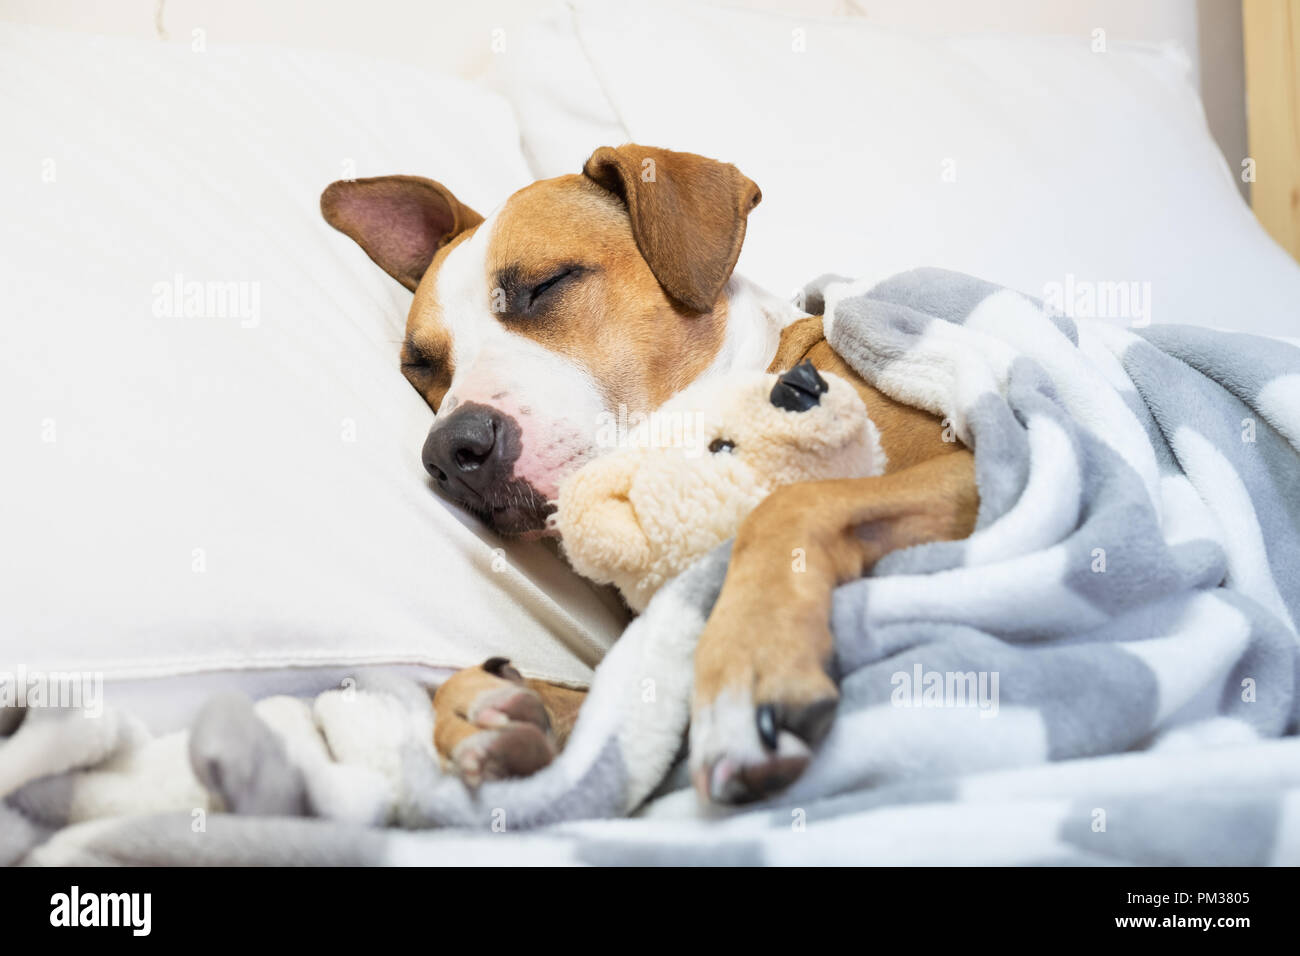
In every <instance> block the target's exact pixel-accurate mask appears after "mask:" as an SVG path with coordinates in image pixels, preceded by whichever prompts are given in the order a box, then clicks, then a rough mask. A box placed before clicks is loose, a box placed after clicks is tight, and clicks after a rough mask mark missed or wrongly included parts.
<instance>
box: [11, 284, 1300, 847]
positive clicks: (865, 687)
mask: <svg viewBox="0 0 1300 956" xmlns="http://www.w3.org/2000/svg"><path fill="white" fill-rule="evenodd" d="M807 296H808V298H807V305H808V308H809V310H810V311H814V312H816V311H824V314H825V316H826V320H825V321H826V328H827V336H828V338H829V340H830V342H831V344H832V345H833V346H834V347H835V348H836V350H837V351H838V352H839V353H840V354H841V355H843V356H844V357H845V358H846V359H847V360H848V361H849V362H850V363H851V364H852V365H853V366H854V367H855V368H856V369H857V370H858V372H859V373H860V374H862V375H863V376H864V378H866V379H867V380H868V381H869V382H871V383H872V384H873V385H875V386H877V387H878V388H880V389H882V390H883V391H885V392H886V393H888V394H890V395H892V396H894V397H895V398H898V399H900V400H902V401H904V402H907V403H909V404H912V405H915V406H918V407H921V408H924V409H927V410H929V411H931V412H933V413H935V414H936V415H939V416H941V417H942V418H943V419H944V426H945V427H946V428H948V429H949V430H950V435H951V437H953V438H955V439H959V440H961V441H962V442H964V443H966V444H967V445H968V446H970V447H971V448H973V449H974V451H975V456H976V468H977V477H978V481H979V488H980V495H981V506H980V513H979V518H978V524H977V529H976V531H975V533H974V534H973V535H972V536H971V537H970V538H969V539H968V540H965V541H961V542H947V543H939V544H930V545H924V546H921V547H917V548H912V549H909V550H906V551H901V552H897V553H895V554H892V555H890V556H888V557H887V558H886V559H885V560H883V561H882V562H881V563H880V564H879V565H878V567H877V568H876V569H875V570H874V572H873V573H872V574H871V576H869V577H867V578H864V579H862V580H860V581H856V582H853V583H851V584H847V585H844V586H843V587H841V588H840V589H839V590H838V591H837V593H836V596H835V601H834V608H833V629H834V632H835V638H836V652H837V657H838V670H839V673H840V674H841V675H842V681H841V689H842V699H841V702H840V707H839V712H838V715H837V720H836V723H835V725H834V728H833V730H832V731H831V734H830V736H829V737H828V738H827V740H826V741H825V742H824V744H823V745H822V747H821V749H820V751H819V752H818V754H817V756H816V758H815V760H814V761H813V763H812V764H811V765H810V767H809V769H808V771H807V772H806V773H805V775H804V776H803V777H802V778H801V779H800V780H799V781H798V782H797V783H796V784H795V785H794V786H793V787H792V788H791V789H790V790H788V791H787V792H786V793H784V794H782V795H780V796H779V797H777V798H775V799H773V800H770V801H768V802H767V803H764V804H761V805H751V806H749V807H746V808H742V809H739V810H722V809H718V808H708V807H703V806H701V805H700V803H699V802H698V801H697V800H696V798H695V796H694V794H693V792H691V791H690V790H689V789H688V788H687V787H686V786H685V781H684V779H683V774H682V772H681V763H682V762H681V757H682V753H683V741H684V739H685V732H686V729H687V723H688V719H689V699H690V681H691V659H692V653H693V647H694V641H695V638H696V636H697V635H698V633H699V631H700V629H701V627H702V626H703V622H704V620H705V619H706V617H707V615H708V613H709V610H710V608H711V606H712V604H713V601H714V599H715V598H716V596H717V593H718V590H719V588H720V586H721V581H722V577H723V574H724V572H725V569H726V563H727V548H726V547H725V546H724V547H722V548H720V549H719V550H718V551H716V552H714V553H713V554H711V555H709V556H708V557H707V558H705V559H703V560H702V561H701V562H700V563H698V564H697V565H695V566H694V567H692V568H691V569H690V570H688V571H687V572H686V573H685V574H683V575H681V576H680V577H678V578H677V579H676V580H675V581H673V582H672V583H670V584H669V585H668V586H667V587H666V588H664V589H663V590H662V591H661V592H660V593H659V595H657V596H656V598H655V599H654V601H653V602H652V603H651V605H650V607H649V608H648V610H647V611H646V613H645V614H644V615H642V616H641V617H640V618H638V619H637V620H636V621H634V622H633V623H632V625H631V626H630V627H629V628H628V631H627V633H626V634H625V635H624V636H623V638H622V639H621V640H620V641H619V643H618V644H617V645H616V646H615V648H614V649H613V651H611V652H610V654H609V655H608V656H607V658H606V659H605V661H604V662H603V663H602V664H601V666H600V668H599V670H598V672H597V674H596V679H595V683H594V685H593V687H592V689H591V694H590V697H589V699H588V701H587V703H586V705H585V706H584V708H583V711H582V715H581V718H580V720H579V722H578V725H577V727H576V728H575V730H574V733H573V735H572V738H571V739H570V742H569V745H568V747H567V749H566V750H565V751H564V752H563V754H561V756H560V757H559V758H558V759H557V760H556V762H555V763H554V764H552V765H551V766H550V767H548V768H547V769H546V770H544V771H543V772H541V773H539V774H538V775H536V776H535V777H532V778H530V779H527V780H521V781H512V782H504V783H490V784H486V785H484V786H483V787H482V788H480V790H479V791H478V792H477V793H472V792H470V791H469V790H467V789H466V788H465V787H464V785H463V784H462V783H461V782H460V781H459V780H456V779H454V778H450V777H446V776H443V775H442V774H440V772H439V770H438V768H437V764H436V761H435V759H434V755H433V753H432V750H431V738H432V734H431V727H432V719H433V718H432V713H431V710H430V707H429V703H428V697H427V694H426V693H425V692H424V691H423V690H422V689H421V688H419V687H416V686H415V685H414V684H412V683H410V682H409V681H406V680H403V679H399V678H395V677H394V678H373V679H370V680H368V681H362V682H360V683H358V684H356V685H355V686H352V685H349V686H348V687H346V688H341V689H339V690H335V691H330V692H328V693H326V694H323V695H321V696H320V697H318V698H316V699H315V700H297V699H291V698H270V699H267V700H263V701H260V702H258V703H257V704H256V705H254V704H251V703H250V702H248V701H246V700H242V699H238V698H219V699H216V700H213V701H212V702H210V703H209V704H208V706H207V707H206V709H205V710H204V712H203V714H202V715H201V716H200V718H199V720H198V721H197V723H196V725H195V726H194V727H193V728H192V729H191V731H190V732H189V733H188V734H184V735H173V736H170V737H162V738H151V737H150V736H149V735H148V734H147V733H146V732H145V731H144V730H143V729H142V728H141V727H140V726H139V725H138V723H136V722H135V721H133V720H132V719H131V718H130V717H129V716H127V715H121V714H114V713H111V712H110V713H108V714H106V715H105V717H104V718H102V719H100V720H85V719H83V718H82V717H81V716H80V714H78V713H75V712H68V711H59V710H36V709H31V710H28V711H27V712H26V714H25V715H23V714H17V715H14V714H10V715H8V720H7V723H8V725H9V726H5V723H6V720H5V717H6V715H5V714H3V713H0V794H4V795H5V799H4V802H3V803H2V804H0V860H3V861H6V862H28V863H58V864H64V863H99V862H111V863H244V864H246V863H270V864H282V863H427V864H441V863H458V864H460V863H489V864H493V863H511V864H518V863H559V862H577V863H668V864H683V863H705V864H724V863H881V864H898V863H917V864H943V863H1097V862H1105V863H1143V864H1185V863H1202V864H1263V863H1289V864H1297V863H1300V738H1297V737H1296V736H1294V735H1295V734H1296V732H1297V723H1298V716H1300V705H1298V701H1300V697H1298V696H1297V677H1298V676H1300V652H1298V651H1300V648H1298V644H1297V641H1298V637H1297V631H1296V623H1295V622H1296V620H1297V617H1298V616H1300V451H1298V449H1300V349H1296V348H1293V347H1291V346H1288V345H1285V344H1282V343H1279V342H1275V341H1269V340H1264V339H1259V338H1254V337H1251V336H1244V335H1234V334H1227V333H1218V332H1212V331H1207V330H1204V329H1197V328H1187V327H1178V326H1164V327H1152V328H1145V329H1139V330H1131V329H1124V328H1121V327H1118V326H1117V325H1115V324H1111V323H1106V322H1102V321H1097V320H1079V321H1077V322H1076V321H1073V320H1071V319H1069V318H1068V317H1065V316H1062V315H1053V314H1049V313H1047V312H1046V311H1044V309H1043V308H1042V307H1041V305H1040V304H1039V303H1037V302H1035V301H1033V300H1031V299H1029V298H1026V297H1025V296H1023V295H1020V294H1019V293H1016V292H1012V291H1010V290H1006V289H1001V288H998V287H996V286H993V285H990V284H988V283H986V282H983V281H980V280H977V279H972V278H970V277H967V276H962V275H957V274H954V273H948V272H942V271H937V270H918V271H915V272H910V273H906V274H903V275H899V276H896V277H894V278H892V279H890V280H887V281H885V282H883V283H880V284H878V285H875V286H874V287H871V288H867V287H865V286H858V285H855V284H853V283H851V282H846V281H838V280H834V279H832V278H829V277H828V278H824V279H822V280H818V281H817V282H815V283H813V284H812V285H811V286H810V287H809V289H808V290H807Z"/></svg>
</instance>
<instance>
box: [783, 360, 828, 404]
mask: <svg viewBox="0 0 1300 956" xmlns="http://www.w3.org/2000/svg"><path fill="white" fill-rule="evenodd" d="M828 388H830V386H829V385H827V384H826V379H824V378H822V377H821V376H820V375H818V374H817V369H816V368H814V367H813V363H812V362H810V361H808V360H807V359H804V360H803V361H802V362H800V363H799V364H798V365H796V366H795V367H794V368H792V369H789V370H787V371H785V372H782V373H781V374H780V375H778V376H777V379H776V384H775V385H773V386H772V395H771V399H772V404H773V405H775V406H776V407H777V408H784V409H785V410H786V411H788V412H806V411H808V409H810V408H812V407H813V406H814V405H817V404H820V403H821V400H822V393H823V392H825V391H826V390H827V389H828Z"/></svg>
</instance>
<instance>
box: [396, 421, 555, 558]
mask: <svg viewBox="0 0 1300 956" xmlns="http://www.w3.org/2000/svg"><path fill="white" fill-rule="evenodd" d="M521 447H522V443H521V433H520V428H519V424H518V422H516V421H515V420H514V419H513V418H511V417H510V416H509V415H505V414H503V413H501V412H499V411H497V410H496V409H494V408H490V407H488V406H487V405H480V404H478V403H476V402H466V403H464V404H462V405H460V406H458V407H457V408H456V410H455V411H454V412H452V413H451V414H449V415H447V416H446V417H439V419H438V420H437V421H436V422H434V424H433V427H432V428H430V429H429V437H428V438H426V439H425V441H424V451H423V454H422V456H421V457H422V458H423V460H424V467H425V470H426V471H428V472H429V474H430V475H432V476H433V479H434V481H435V482H437V485H438V490H439V491H441V492H442V493H443V494H445V495H446V496H447V497H449V498H451V499H452V500H453V501H456V502H458V503H460V504H462V505H464V506H465V507H466V508H468V509H469V510H471V511H473V512H474V513H475V514H477V515H479V516H480V517H481V518H482V519H483V520H484V521H486V522H487V523H488V524H489V525H491V527H492V528H493V530H495V531H498V532H501V533H502V534H524V533H526V532H530V531H540V530H542V529H543V528H544V527H545V525H546V514H547V511H548V507H547V504H546V500H545V499H544V498H543V497H542V496H541V495H540V494H539V493H538V492H537V491H536V490H535V489H534V488H533V487H532V486H531V485H529V484H528V483H527V482H524V481H521V480H519V479H517V478H516V477H515V475H514V465H515V462H516V461H517V460H518V459H519V452H520V449H521Z"/></svg>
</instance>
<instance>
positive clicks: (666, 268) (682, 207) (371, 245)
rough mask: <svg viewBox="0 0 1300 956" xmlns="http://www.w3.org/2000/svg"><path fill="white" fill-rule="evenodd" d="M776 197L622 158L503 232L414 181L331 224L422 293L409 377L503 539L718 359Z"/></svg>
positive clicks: (592, 167) (367, 200)
mask: <svg viewBox="0 0 1300 956" xmlns="http://www.w3.org/2000/svg"><path fill="white" fill-rule="evenodd" d="M760 198H761V196H760V193H759V190H758V187H757V186H756V185H754V183H753V182H751V181H750V180H749V179H747V178H745V176H743V175H741V173H740V172H739V171H738V170H737V169H736V168H735V167H734V166H730V165H727V164H724V163H719V162H715V161H714V160H710V159H705V158H704V157H701V156H695V155H693V154H689V153H678V152H671V151H669V150H663V149H654V148H650V147H642V146H621V147H618V148H616V149H614V148H602V149H598V150H596V152H595V153H593V154H592V155H591V158H590V159H588V160H587V162H586V165H585V166H584V168H583V171H582V174H581V175H572V176H561V177H559V178H557V179H549V180H543V181H541V182H537V183H533V184H532V185H530V186H528V187H526V188H524V189H522V190H520V191H519V192H517V193H515V194H514V195H513V196H511V197H510V198H509V199H508V200H507V201H506V202H505V203H504V204H503V205H502V206H500V207H499V208H498V209H497V210H496V211H495V212H493V213H491V214H490V215H489V216H488V218H487V219H484V218H483V217H482V216H480V215H479V214H478V213H477V212H475V211H474V210H473V209H470V208H469V207H468V206H466V205H464V204H463V203H461V202H459V201H458V200H457V199H456V197H455V196H454V195H452V193H451V192H450V190H448V189H447V188H446V187H445V186H443V185H441V184H440V183H436V182H434V181H432V180H429V179H422V178H419V177H414V176H385V177H380V178H377V179H361V180H354V181H343V182H337V183H334V184H333V185H331V186H330V187H329V188H328V189H326V190H325V192H324V194H323V195H322V196H321V211H322V213H323V214H324V216H325V219H326V220H327V221H328V222H329V223H330V224H331V225H333V226H334V227H335V228H337V229H339V230H340V231H342V232H344V233H346V234H347V235H348V236H350V237H352V238H353V239H354V240H356V242H357V243H358V244H359V245H360V246H361V247H362V248H363V249H364V250H365V251H366V253H367V254H368V255H369V256H370V257H371V258H372V259H373V260H374V261H375V262H376V263H378V264H379V266H380V267H382V268H383V269H384V270H385V271H386V272H388V273H389V274H390V275H391V276H393V278H395V279H397V281H399V282H400V283H402V285H404V286H406V287H407V288H408V289H411V290H413V291H414V292H415V300H414V302H413V303H412V305H411V311H410V315H409V317H408V319H407V324H406V337H405V341H404V343H403V345H402V351H401V362H402V371H403V373H404V374H405V375H406V377H407V379H408V380H409V381H410V383H411V384H412V385H413V386H414V387H415V389H416V390H417V391H418V392H419V393H420V394H421V395H423V396H424V398H425V400H426V401H427V402H428V403H429V405H430V406H431V407H432V408H433V409H434V411H436V412H437V413H438V414H437V418H436V421H435V423H434V425H433V427H432V429H430V431H429V436H428V439H427V440H426V442H425V445H424V463H425V466H426V467H427V468H428V470H429V473H430V474H431V475H432V476H433V478H434V480H435V481H436V483H437V485H438V487H439V488H440V489H441V490H442V491H443V492H444V493H445V494H447V495H448V496H449V497H451V498H453V499H454V500H456V501H458V502H460V503H462V504H463V505H465V506H466V507H467V508H469V509H471V510H472V511H474V512H476V513H477V514H479V515H480V516H481V517H482V518H483V519H484V520H485V521H487V522H488V523H489V524H490V525H491V526H492V527H494V528H495V529H496V530H498V531H500V532H502V533H505V534H527V533H531V532H540V531H542V530H543V528H544V526H545V518H546V514H547V512H548V511H549V509H550V505H549V503H548V502H550V501H551V500H552V499H553V498H554V497H555V495H556V493H557V489H558V487H559V483H560V480H561V479H562V478H564V477H565V476H566V475H568V474H569V473H570V472H572V471H573V470H575V469H576V468H578V467H579V466H580V465H582V464H583V463H584V462H585V461H587V460H589V459H590V458H592V457H594V456H595V455H596V454H598V453H599V451H600V450H601V449H599V448H598V442H597V434H598V431H599V428H600V425H601V422H602V420H603V419H604V418H605V417H607V416H608V415H611V414H614V415H617V414H619V413H620V412H621V411H624V410H625V413H626V414H628V415H635V414H637V413H645V412H648V411H650V410H652V409H654V408H656V407H658V406H659V405H660V404H661V403H662V402H663V401H664V400H666V399H667V398H669V397H670V396H671V395H673V394H675V393H676V392H678V391H680V390H681V389H683V388H684V387H686V386H687V385H689V384H690V383H691V382H692V381H694V380H695V379H696V378H698V377H699V376H700V375H701V374H702V373H703V372H704V371H705V370H706V369H708V368H709V367H710V365H711V364H712V363H714V361H715V360H716V359H717V358H718V357H719V353H720V352H721V351H722V350H723V345H724V341H725V339H726V325H727V297H726V296H725V294H724V287H725V286H726V284H727V282H728V279H729V278H730V277H731V272H732V269H733V268H734V266H735V264H736V258H737V256H739V254H740V247H741V243H742V241H743V240H744V235H745V223H746V217H747V216H748V214H749V211H750V210H751V209H753V208H754V206H756V205H757V204H758V202H759V199H760Z"/></svg>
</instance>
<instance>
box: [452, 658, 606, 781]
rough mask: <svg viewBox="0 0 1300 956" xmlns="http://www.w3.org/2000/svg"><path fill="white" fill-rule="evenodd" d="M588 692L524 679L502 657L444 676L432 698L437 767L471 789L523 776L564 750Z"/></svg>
mask: <svg viewBox="0 0 1300 956" xmlns="http://www.w3.org/2000/svg"><path fill="white" fill-rule="evenodd" d="M585 697H586V691H581V690H573V689H572V688H568V687H561V686H559V685H557V684H548V683H546V682H545V681H539V680H525V679H524V678H523V676H522V675H520V673H519V672H518V671H517V670H515V668H514V667H512V666H511V664H510V662H509V661H507V660H506V659H505V658H503V657H493V658H491V659H489V660H487V661H485V662H484V663H483V664H480V665H479V666H478V667H468V668H466V669H464V670H461V671H457V672H456V673H455V674H453V675H452V676H451V677H449V678H447V680H446V681H444V682H443V683H442V684H441V685H440V686H439V687H438V690H437V691H436V692H435V693H434V695H433V710H434V725H433V742H434V747H435V749H436V750H437V751H438V756H439V757H440V758H441V760H442V764H443V767H444V768H446V769H448V770H450V771H452V772H454V773H456V774H458V775H459V776H460V777H461V778H462V779H464V780H465V782H466V783H468V784H470V785H471V786H477V785H478V784H480V783H482V782H483V781H484V780H502V779H505V778H507V777H527V776H529V775H531V774H534V773H536V772H537V771H538V770H541V769H542V768H543V767H545V766H546V765H547V764H549V763H550V762H551V761H552V760H553V759H554V758H555V755H556V754H557V753H558V752H559V751H560V750H561V749H563V747H564V743H565V741H566V740H567V739H568V736H569V731H570V730H572V729H573V725H574V723H575V722H576V721H577V719H578V709H579V707H581V705H582V701H583V700H584V699H585Z"/></svg>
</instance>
